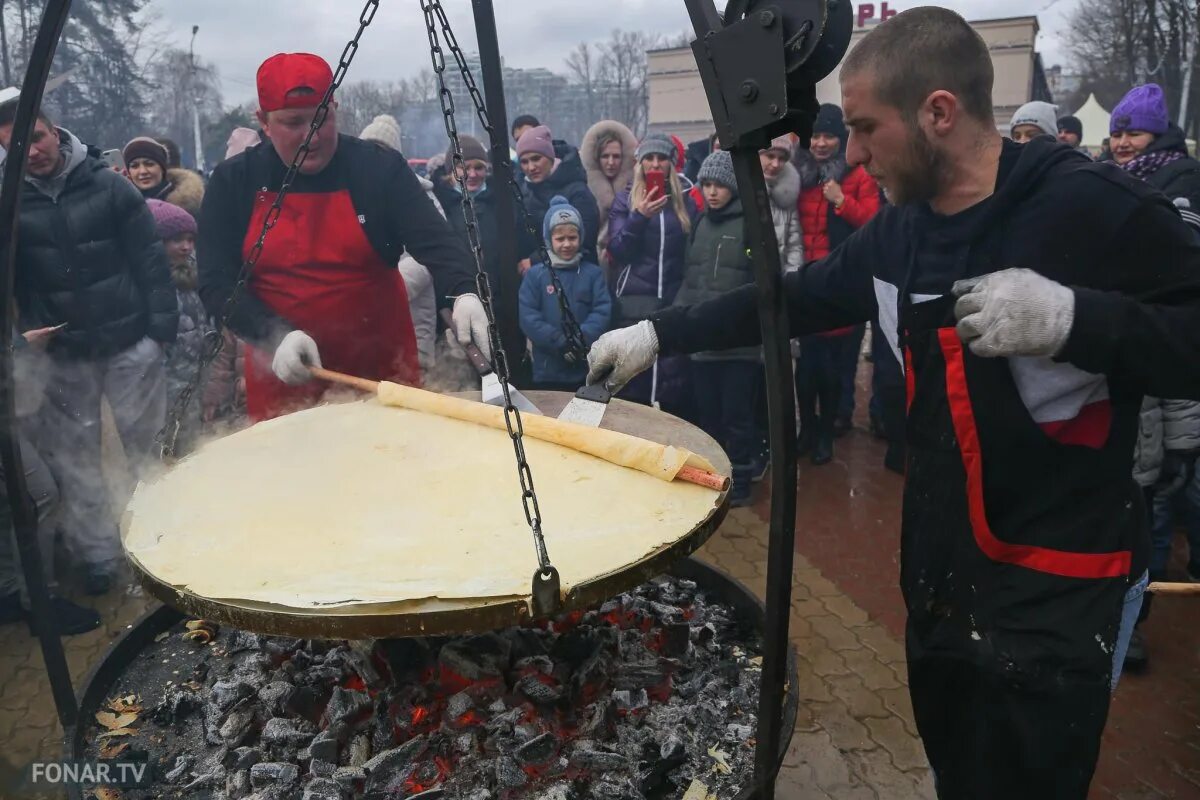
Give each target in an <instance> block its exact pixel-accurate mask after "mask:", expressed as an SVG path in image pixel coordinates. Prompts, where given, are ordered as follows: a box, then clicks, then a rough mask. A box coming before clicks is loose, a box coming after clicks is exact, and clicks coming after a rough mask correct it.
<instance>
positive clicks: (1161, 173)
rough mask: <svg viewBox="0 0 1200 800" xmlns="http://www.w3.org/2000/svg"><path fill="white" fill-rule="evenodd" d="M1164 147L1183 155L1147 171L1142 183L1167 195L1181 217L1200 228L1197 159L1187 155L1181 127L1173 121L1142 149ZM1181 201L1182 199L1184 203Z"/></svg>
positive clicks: (1151, 151)
mask: <svg viewBox="0 0 1200 800" xmlns="http://www.w3.org/2000/svg"><path fill="white" fill-rule="evenodd" d="M1164 150H1168V151H1169V150H1174V151H1178V152H1181V153H1183V154H1184V155H1183V158H1180V159H1177V160H1175V161H1172V162H1171V163H1170V164H1167V165H1166V166H1165V167H1163V168H1161V169H1159V170H1158V171H1157V172H1154V173H1152V174H1150V175H1147V176H1146V183H1148V184H1150V185H1151V186H1153V187H1154V188H1156V189H1158V190H1159V191H1160V192H1162V193H1163V194H1165V195H1166V196H1167V197H1169V198H1171V200H1172V201H1174V202H1175V205H1176V206H1177V207H1178V208H1179V210H1180V213H1181V215H1182V216H1183V218H1184V220H1185V221H1187V222H1189V223H1191V224H1192V226H1194V227H1197V228H1200V161H1197V160H1196V159H1194V158H1192V157H1191V156H1190V155H1188V149H1187V143H1186V141H1184V137H1183V131H1182V130H1180V128H1179V126H1178V125H1175V124H1174V123H1171V126H1170V127H1169V128H1168V129H1167V132H1166V133H1164V134H1163V135H1162V136H1159V137H1158V138H1157V139H1155V140H1154V142H1153V143H1152V144H1151V145H1150V146H1149V147H1147V148H1146V151H1145V152H1146V153H1154V152H1158V151H1164ZM1181 201H1186V204H1184V203H1183V202H1181Z"/></svg>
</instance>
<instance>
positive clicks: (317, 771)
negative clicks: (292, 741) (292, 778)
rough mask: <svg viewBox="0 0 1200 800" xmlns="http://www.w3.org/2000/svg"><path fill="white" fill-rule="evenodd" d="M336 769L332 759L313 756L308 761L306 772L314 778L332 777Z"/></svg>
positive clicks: (336, 766)
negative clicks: (323, 759)
mask: <svg viewBox="0 0 1200 800" xmlns="http://www.w3.org/2000/svg"><path fill="white" fill-rule="evenodd" d="M337 771H338V765H337V764H335V763H333V762H332V761H322V760H320V759H319V758H314V759H313V760H312V761H310V762H308V774H309V775H312V776H313V777H314V778H332V777H333V775H334V773H335V772H337Z"/></svg>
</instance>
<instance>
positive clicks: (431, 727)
mask: <svg viewBox="0 0 1200 800" xmlns="http://www.w3.org/2000/svg"><path fill="white" fill-rule="evenodd" d="M673 572H674V573H675V575H674V576H666V577H661V578H656V579H654V580H652V581H650V582H648V583H646V584H643V585H642V586H640V587H638V588H637V589H636V590H634V591H631V592H628V593H625V594H623V595H620V596H618V597H617V598H614V599H613V600H610V601H608V602H606V603H604V604H603V605H601V606H599V607H597V608H594V609H591V610H589V611H576V612H572V613H570V614H568V615H565V616H563V617H560V618H558V619H555V620H553V621H546V622H541V623H534V624H529V625H525V626H522V627H519V628H510V629H505V630H501V631H495V632H489V633H484V634H476V635H471V636H461V637H454V638H434V637H429V638H423V639H398V640H380V641H374V642H334V641H320V640H301V639H288V638H283V637H267V636H261V635H257V634H252V633H247V632H245V631H239V630H235V629H232V628H221V629H219V630H217V631H216V633H215V637H214V638H213V639H212V641H211V642H209V643H207V644H198V643H196V642H193V641H187V640H185V639H184V638H183V634H184V633H186V629H185V627H184V620H183V618H182V617H181V616H180V615H179V614H178V613H177V612H173V611H171V610H170V609H165V608H164V609H159V610H157V611H156V612H153V613H152V614H151V615H149V616H148V617H147V618H146V619H145V620H144V621H143V622H142V623H141V624H139V625H138V626H135V627H134V629H133V630H131V631H130V632H129V634H128V636H127V637H126V638H125V639H124V640H122V641H120V642H118V644H117V645H116V646H115V647H114V649H113V651H112V652H111V653H110V654H109V656H108V657H107V658H106V660H105V662H104V663H103V664H101V666H100V667H99V668H98V669H97V671H96V673H95V674H94V675H93V676H92V678H91V680H90V681H89V685H88V687H87V688H86V690H85V695H84V704H83V708H84V712H83V713H84V716H83V717H82V719H83V724H81V726H80V729H79V731H77V732H76V733H75V735H74V736H72V737H71V740H70V741H69V742H68V747H69V752H72V753H74V754H76V756H77V757H81V758H89V759H92V758H102V757H103V754H104V752H107V753H108V754H109V755H111V753H112V750H113V748H114V746H116V747H119V748H120V754H119V755H118V756H116V757H118V758H120V759H122V760H129V759H138V760H146V761H148V762H149V763H150V764H151V769H152V773H153V774H154V775H155V776H156V784H155V786H153V787H152V788H150V789H126V790H124V793H123V797H124V798H126V800H141V798H174V797H180V798H183V797H187V798H200V799H203V798H214V799H215V798H229V800H241V799H242V798H252V800H275V799H276V798H280V799H282V798H312V800H334V799H335V798H336V799H337V800H344V799H345V798H352V797H355V798H357V797H362V798H423V800H430V798H434V797H445V798H468V800H489V799H490V800H517V798H531V799H532V800H589V799H590V798H596V799H597V800H643V799H645V798H653V799H655V800H657V799H658V798H662V799H664V800H665V799H666V798H680V797H682V796H683V795H684V793H685V792H686V791H687V790H688V789H689V787H690V786H692V784H693V782H694V781H698V782H700V783H701V784H703V786H704V787H706V789H707V792H708V794H710V795H715V796H717V797H720V798H734V797H738V798H749V797H753V796H756V792H754V790H752V789H749V788H747V787H749V786H750V785H751V782H752V777H753V772H754V734H755V730H756V716H757V709H758V693H759V679H760V676H761V669H760V665H761V656H760V654H761V636H760V630H761V624H762V619H761V615H762V609H761V607H760V606H758V605H757V602H756V601H755V600H754V598H753V595H751V594H750V593H749V592H748V591H747V590H746V589H745V588H744V587H741V586H740V585H738V584H736V583H735V582H733V581H731V580H730V579H728V578H727V577H725V576H723V575H720V574H719V573H717V572H716V571H715V570H712V569H711V568H709V567H706V566H705V565H702V564H699V563H698V562H694V561H691V560H690V559H689V560H685V561H683V562H680V563H679V564H678V565H677V568H676V569H675V570H673ZM789 666H790V665H789ZM131 695H132V696H133V697H134V698H136V700H135V701H134V702H135V703H136V705H137V706H139V707H140V708H141V709H142V711H141V712H140V714H139V719H138V721H137V722H136V723H133V724H130V725H129V726H128V728H129V729H131V730H132V733H125V734H121V735H119V736H117V737H113V736H104V735H103V734H105V733H107V732H108V731H107V730H106V728H105V727H103V726H102V725H100V724H98V723H97V722H96V721H95V713H96V712H97V711H100V710H103V709H104V707H105V706H106V705H108V704H109V703H110V702H111V701H112V700H113V698H129V697H130V696H131ZM794 716H795V698H794V696H792V695H791V694H790V693H789V695H788V696H787V700H786V702H785V709H784V725H785V727H784V730H786V731H788V732H789V734H788V735H787V736H785V739H784V741H783V742H781V751H780V756H781V757H782V752H783V751H784V750H786V747H787V744H788V741H787V739H788V738H790V730H791V727H792V725H793V721H794ZM114 742H116V745H114ZM102 748H104V750H102Z"/></svg>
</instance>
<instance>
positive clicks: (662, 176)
mask: <svg viewBox="0 0 1200 800" xmlns="http://www.w3.org/2000/svg"><path fill="white" fill-rule="evenodd" d="M654 189H658V194H657V195H655V194H654V193H653V190H654ZM652 195H653V196H654V197H655V198H658V197H666V196H667V173H665V172H659V171H657V170H655V171H652V172H647V173H646V196H647V197H649V196H652Z"/></svg>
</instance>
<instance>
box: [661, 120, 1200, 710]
mask: <svg viewBox="0 0 1200 800" xmlns="http://www.w3.org/2000/svg"><path fill="white" fill-rule="evenodd" d="M1013 266H1022V267H1027V268H1030V269H1034V270H1037V271H1038V272H1039V273H1041V274H1043V275H1045V276H1046V277H1048V278H1050V279H1052V280H1055V281H1057V282H1059V283H1061V284H1064V285H1066V286H1069V287H1072V288H1073V289H1074V293H1075V317H1074V323H1073V325H1072V328H1071V333H1070V337H1069V339H1068V341H1067V343H1066V345H1065V346H1064V348H1063V350H1062V352H1061V353H1060V354H1059V355H1058V356H1057V357H1056V358H1055V359H1031V358H1013V359H987V358H981V357H978V356H975V355H974V354H973V353H971V352H970V351H969V350H968V349H967V348H963V347H962V346H961V344H960V343H958V339H957V335H956V334H955V331H954V320H953V296H952V294H951V287H952V286H953V284H954V282H955V280H958V279H962V278H969V277H974V276H978V275H983V274H987V273H989V272H993V271H997V270H1001V269H1005V268H1008V267H1013ZM784 289H785V292H786V295H787V299H788V313H789V318H790V320H791V326H792V330H791V333H792V335H801V334H807V333H814V332H818V331H822V330H828V329H832V328H837V327H844V326H847V325H853V324H857V323H860V322H864V321H867V320H870V319H871V318H872V317H873V316H875V315H876V314H878V315H879V320H880V325H879V328H880V333H881V334H882V335H884V336H885V337H886V338H887V340H888V343H889V344H890V345H891V347H892V348H893V349H894V350H896V349H898V348H899V347H903V346H904V344H905V341H906V339H909V340H911V339H913V338H917V339H918V340H919V337H920V336H924V337H925V341H926V342H929V341H932V342H933V344H934V345H935V346H936V345H937V344H938V343H939V342H940V343H941V344H942V346H943V350H945V351H946V352H952V351H953V350H954V349H955V348H957V350H958V351H959V352H962V353H963V356H962V358H963V360H964V362H963V363H965V368H966V375H967V385H968V386H969V387H970V392H969V393H966V392H964V393H962V394H958V395H955V396H953V397H948V390H947V380H946V378H945V377H942V378H941V379H940V380H937V379H934V380H932V381H928V380H923V379H924V378H927V377H929V376H930V375H933V376H935V378H936V373H937V371H938V370H939V369H941V370H943V371H945V370H948V369H949V367H950V366H952V365H950V364H949V358H948V357H947V356H945V355H944V354H943V353H942V352H940V351H936V350H928V349H925V350H919V349H917V347H915V346H914V347H911V348H907V353H906V354H907V355H909V356H910V357H911V358H912V362H913V364H914V365H915V367H914V370H913V374H914V375H915V388H914V389H913V394H912V395H911V405H910V407H909V414H908V426H907V430H908V440H909V441H908V443H909V452H910V455H909V460H908V470H907V481H906V488H905V501H904V526H903V531H902V558H901V582H902V586H903V588H904V592H905V597H906V600H907V601H908V607H909V620H910V629H911V630H917V631H918V633H919V635H920V636H921V640H922V644H923V646H924V647H928V648H933V647H951V648H952V649H954V651H955V652H957V653H959V654H960V657H962V658H969V659H981V660H990V663H993V664H995V663H996V662H997V661H999V660H1002V659H1003V658H1011V659H1012V660H1013V661H1015V662H1018V663H1019V664H1021V665H1026V666H1031V668H1035V669H1041V667H1039V666H1036V665H1039V664H1049V665H1052V666H1050V667H1048V668H1049V669H1051V670H1059V669H1069V668H1078V669H1080V670H1083V671H1086V672H1089V673H1090V674H1093V675H1096V674H1103V673H1104V672H1105V671H1106V670H1107V669H1110V668H1111V652H1112V651H1111V649H1110V650H1107V651H1104V650H1102V649H1101V648H1099V647H1097V646H1096V643H1097V641H1102V642H1103V641H1107V642H1111V641H1112V639H1113V637H1114V636H1115V631H1116V623H1117V622H1118V620H1119V617H1120V603H1121V601H1122V598H1123V596H1124V591H1125V588H1126V585H1127V584H1126V581H1127V580H1128V578H1125V577H1122V578H1121V579H1120V580H1119V581H1114V580H1113V579H1111V578H1109V579H1104V580H1081V579H1079V578H1072V577H1061V576H1059V575H1054V574H1046V573H1044V572H1040V571H1037V570H1036V569H1029V568H1026V567H1024V566H1017V565H1014V564H1013V563H1009V562H1006V561H1002V560H1001V561H992V560H988V558H987V557H985V550H984V549H983V547H982V545H981V546H978V547H977V546H976V541H977V540H979V539H980V537H981V536H982V535H983V534H982V533H981V532H980V529H979V527H978V526H977V525H972V526H967V525H965V524H964V522H963V520H964V519H965V516H966V513H967V510H968V504H967V489H968V485H964V468H965V466H972V465H973V467H974V468H976V469H977V468H978V465H979V464H980V463H982V464H984V465H985V466H986V469H985V470H984V472H983V478H982V479H981V483H982V488H981V492H982V493H981V494H980V495H979V497H982V498H983V500H982V501H981V502H980V503H979V505H978V506H976V505H975V504H974V502H972V504H971V505H970V506H969V508H970V510H971V511H972V513H974V512H975V511H980V510H981V509H983V508H986V514H987V519H988V521H989V522H990V525H991V529H992V531H993V532H994V536H995V538H996V539H998V540H1000V541H1002V542H1005V543H1013V544H1015V545H1017V546H1021V547H1024V546H1029V547H1032V548H1035V549H1036V548H1050V549H1052V550H1054V551H1063V552H1072V553H1083V554H1091V553H1097V554H1105V553H1114V552H1123V553H1125V554H1127V555H1126V557H1127V558H1128V559H1129V561H1130V566H1129V570H1130V572H1129V576H1130V577H1131V578H1132V579H1134V580H1136V578H1137V577H1139V576H1140V574H1141V571H1143V570H1144V569H1145V565H1146V558H1147V551H1148V542H1147V539H1146V532H1145V519H1144V517H1145V514H1144V509H1143V508H1142V504H1141V494H1140V490H1138V488H1137V487H1136V486H1135V485H1134V483H1133V481H1132V478H1131V477H1130V458H1129V454H1130V452H1132V449H1133V444H1134V440H1135V438H1136V435H1137V419H1138V411H1139V407H1140V404H1141V397H1142V395H1143V394H1151V395H1155V396H1159V397H1175V398H1183V399H1200V244H1197V243H1196V240H1195V238H1194V236H1193V233H1192V231H1191V230H1190V229H1189V227H1188V226H1187V225H1185V224H1183V223H1182V222H1181V220H1180V218H1179V214H1178V213H1177V210H1176V209H1175V208H1173V207H1172V206H1171V205H1169V204H1168V203H1167V201H1166V200H1165V199H1164V198H1163V197H1162V195H1161V194H1159V193H1157V192H1155V191H1154V190H1153V189H1151V188H1149V187H1147V186H1146V184H1145V183H1143V182H1141V181H1136V180H1133V179H1131V178H1130V176H1128V175H1127V174H1125V173H1124V172H1123V171H1121V170H1120V169H1118V168H1116V167H1115V166H1113V165H1112V164H1095V163H1091V162H1089V161H1088V160H1087V159H1085V158H1084V157H1083V156H1081V155H1079V154H1078V153H1076V152H1074V151H1073V150H1071V149H1070V148H1069V147H1067V146H1065V145H1061V144H1058V143H1056V142H1053V141H1051V140H1049V139H1035V140H1033V141H1031V142H1028V143H1027V144H1024V145H1017V144H1013V143H1012V142H1007V141H1006V142H1005V144H1004V149H1003V151H1002V155H1001V160H1000V171H999V176H998V179H997V186H996V192H995V194H993V195H992V197H990V198H989V199H988V200H986V201H984V202H983V203H981V204H979V205H978V206H976V207H975V208H973V209H968V210H967V211H964V212H962V213H961V214H959V215H954V216H953V217H936V216H935V215H934V214H933V212H932V211H930V210H929V208H928V206H925V205H922V206H905V207H896V206H891V205H887V206H885V207H884V208H883V209H882V210H881V211H880V213H879V214H878V215H877V216H876V217H875V218H874V219H872V220H871V222H869V223H868V224H867V225H866V226H864V227H863V228H861V229H859V230H858V231H857V232H855V233H854V234H853V235H852V236H850V238H849V239H848V240H847V241H846V242H845V243H844V244H843V245H842V246H841V247H839V248H838V249H836V250H835V251H833V252H832V253H831V254H830V255H829V256H828V257H827V258H825V259H822V260H821V261H818V262H814V263H812V264H809V265H807V266H806V267H805V268H804V269H802V270H799V271H797V272H793V273H789V274H788V275H786V276H785V277H784ZM923 309H928V310H929V312H931V313H930V314H926V315H925V316H926V317H927V319H925V320H924V322H925V323H926V325H927V326H926V327H925V328H924V329H921V328H919V327H916V326H915V325H914V324H913V320H914V319H916V318H919V317H920V316H921V312H922V310H923ZM929 317H933V319H929ZM654 322H655V327H656V330H657V333H658V338H659V342H660V345H661V348H662V352H663V353H664V354H668V353H671V352H681V351H682V352H697V351H701V350H714V349H724V348H729V347H736V346H741V345H747V344H753V343H757V342H758V341H759V338H760V337H759V327H758V307H757V304H756V296H755V288H754V287H753V286H747V287H744V288H741V289H736V290H734V291H732V292H729V293H727V294H725V295H723V296H721V297H719V298H716V299H714V300H711V301H709V302H706V303H702V304H700V305H697V306H692V307H687V308H671V309H667V310H664V311H662V312H660V313H659V314H658V315H657V317H656V318H655V320H654ZM902 328H903V330H902ZM930 332H932V333H933V334H934V335H933V336H932V337H930ZM942 362H946V363H945V364H944V365H943V363H942ZM923 370H925V373H924V374H923ZM977 379H978V380H977ZM956 386H959V387H961V386H962V381H961V367H960V368H959V377H958V382H957V383H956ZM1080 403H1082V405H1080ZM964 404H966V405H968V406H970V405H973V406H974V421H972V420H969V419H968V424H969V425H970V430H971V431H972V436H971V437H969V438H968V439H966V440H964V439H963V437H962V436H959V435H956V432H955V430H953V429H950V430H949V431H948V432H947V429H946V427H945V424H944V423H945V421H946V417H947V414H948V412H950V411H956V410H961V409H962V407H963V406H964ZM1064 407H1069V408H1072V409H1073V411H1072V413H1074V414H1075V416H1073V417H1066V418H1065V417H1063V416H1062V415H1061V414H1062V411H1061V410H1062V409H1063V408H1064ZM1088 410H1098V412H1099V413H1098V417H1099V418H1100V419H1102V420H1105V422H1104V424H1103V426H1102V427H1101V426H1099V425H1093V426H1092V427H1091V429H1090V433H1091V434H1092V435H1093V436H1096V437H1098V438H1097V439H1095V440H1093V441H1089V443H1087V444H1076V443H1073V442H1070V441H1065V440H1062V439H1057V438H1055V437H1056V435H1057V434H1056V433H1054V432H1053V431H1055V430H1057V429H1059V428H1057V426H1058V425H1059V424H1060V423H1062V422H1063V421H1064V420H1065V422H1066V423H1068V424H1070V423H1076V422H1081V421H1086V417H1085V414H1084V413H1083V412H1084V411H1088ZM963 418H964V419H966V417H963ZM1092 419H1095V417H1093V418H1092ZM930 420H936V421H938V426H933V425H929V426H926V425H925V423H926V422H927V421H930ZM976 423H977V428H976V427H975V426H976ZM1081 427H1086V426H1081ZM1079 429H1080V428H1077V430H1079ZM976 430H977V435H975V434H974V431H976ZM1031 443H1033V445H1036V446H1032V445H1031ZM968 451H969V453H968ZM980 453H982V456H980ZM969 454H973V455H972V457H973V458H974V459H975V460H974V461H970V459H969V458H968V455H969ZM960 456H961V458H960ZM968 462H969V463H968ZM952 512H953V513H958V518H957V519H956V520H950V521H948V517H947V515H948V514H950V513H952ZM972 530H974V532H975V536H974V538H973V537H972ZM992 535H993V534H992V533H991V532H989V533H988V534H987V536H989V537H990V536H992ZM948 563H949V564H950V565H951V566H953V567H955V568H954V569H947V564H948ZM976 589H978V591H976ZM913 626H916V628H913ZM951 629H952V630H951ZM968 633H969V634H970V635H969V636H968ZM1096 636H1102V637H1103V638H1102V639H1100V640H1096V639H1095V637H1096ZM989 648H991V649H990V650H989ZM1046 659H1048V661H1047V660H1046ZM1055 674H1057V673H1055ZM1104 691H1105V692H1107V684H1105V689H1104ZM1105 696H1107V695H1105Z"/></svg>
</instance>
